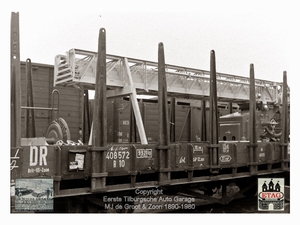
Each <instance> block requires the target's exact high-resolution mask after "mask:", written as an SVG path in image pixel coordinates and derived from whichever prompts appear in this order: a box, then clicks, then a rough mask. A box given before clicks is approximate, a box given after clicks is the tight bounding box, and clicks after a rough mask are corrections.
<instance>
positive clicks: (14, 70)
mask: <svg viewBox="0 0 300 225" xmlns="http://www.w3.org/2000/svg"><path fill="white" fill-rule="evenodd" d="M19 33H20V31H19V13H18V12H17V13H14V12H12V13H11V34H10V38H11V39H10V46H11V49H10V66H11V67H10V79H11V80H10V85H11V86H10V101H11V102H10V118H11V119H10V148H11V150H10V152H11V153H10V154H11V157H14V156H15V155H16V154H17V153H18V152H19V150H20V149H21V129H20V128H21V68H20V36H19ZM21 150H22V149H21ZM14 162H15V164H11V166H10V178H11V184H10V185H11V187H13V186H15V179H16V178H17V177H20V171H21V170H20V169H19V168H18V166H19V163H18V162H17V161H14ZM14 210H15V198H14V197H13V196H11V212H13V211H14Z"/></svg>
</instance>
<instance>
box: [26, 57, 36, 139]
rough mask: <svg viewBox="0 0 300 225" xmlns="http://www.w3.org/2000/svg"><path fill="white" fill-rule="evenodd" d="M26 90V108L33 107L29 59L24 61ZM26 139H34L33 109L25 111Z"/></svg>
mask: <svg viewBox="0 0 300 225" xmlns="http://www.w3.org/2000/svg"><path fill="white" fill-rule="evenodd" d="M26 89H27V106H28V107H33V106H34V105H33V89H32V67H31V60H30V59H27V60H26ZM26 137H27V138H33V137H35V117H34V110H33V109H26Z"/></svg>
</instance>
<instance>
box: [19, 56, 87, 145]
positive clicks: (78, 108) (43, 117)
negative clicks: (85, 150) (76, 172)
mask: <svg viewBox="0 0 300 225" xmlns="http://www.w3.org/2000/svg"><path fill="white" fill-rule="evenodd" d="M53 73H54V68H53V66H52V65H44V64H38V63H32V86H33V87H32V88H33V104H34V106H35V107H47V108H50V107H51V106H52V91H53V90H54V89H57V90H58V91H59V96H60V102H59V103H60V106H59V117H61V118H63V119H64V120H65V121H66V122H67V124H68V126H69V129H70V133H71V140H73V141H75V142H78V140H79V139H80V138H81V137H80V134H79V130H80V129H81V128H82V106H83V90H80V89H77V88H75V87H53V76H54V75H53ZM21 77H22V80H21V93H22V102H21V105H22V106H27V89H26V64H25V63H24V62H22V63H21ZM54 107H57V97H56V96H55V99H54ZM34 115H35V130H36V136H37V137H44V136H45V133H46V130H47V127H48V125H49V123H50V122H51V121H52V120H54V119H55V118H54V117H53V118H52V112H51V111H49V110H35V111H34ZM21 116H22V127H21V132H22V137H26V124H25V121H26V110H25V109H22V113H21Z"/></svg>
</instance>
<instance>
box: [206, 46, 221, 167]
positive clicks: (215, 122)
mask: <svg viewBox="0 0 300 225" xmlns="http://www.w3.org/2000/svg"><path fill="white" fill-rule="evenodd" d="M216 77H217V73H216V57H215V51H214V50H212V51H211V52H210V90H209V91H210V99H209V100H210V103H209V104H210V107H209V108H210V113H209V116H210V117H209V123H210V135H209V142H210V145H209V146H208V148H209V149H210V166H211V172H212V173H218V172H219V170H218V169H217V168H219V167H220V165H219V159H218V155H219V153H218V151H219V118H218V99H217V78H216Z"/></svg>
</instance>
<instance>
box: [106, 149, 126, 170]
mask: <svg viewBox="0 0 300 225" xmlns="http://www.w3.org/2000/svg"><path fill="white" fill-rule="evenodd" d="M106 159H108V160H112V167H113V168H122V167H125V166H126V160H127V159H130V153H129V151H109V152H107V154H106Z"/></svg>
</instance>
